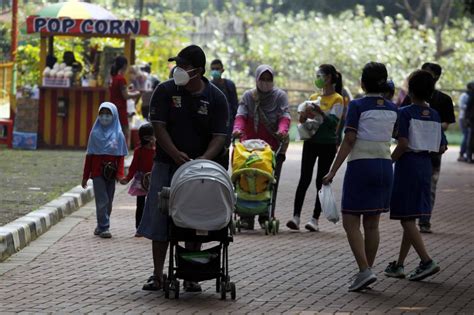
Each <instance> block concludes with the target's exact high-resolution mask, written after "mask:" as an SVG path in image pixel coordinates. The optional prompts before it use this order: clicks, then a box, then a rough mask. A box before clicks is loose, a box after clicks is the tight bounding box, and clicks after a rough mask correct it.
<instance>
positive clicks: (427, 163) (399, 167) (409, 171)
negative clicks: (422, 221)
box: [390, 152, 431, 220]
mask: <svg viewBox="0 0 474 315" xmlns="http://www.w3.org/2000/svg"><path fill="white" fill-rule="evenodd" d="M422 216H428V217H429V216H431V158H430V155H429V153H414V152H406V153H404V154H403V155H402V156H401V157H400V159H399V160H398V161H397V162H396V163H395V175H394V181H393V191H392V200H391V202H390V219H394V220H401V219H416V218H420V217H422Z"/></svg>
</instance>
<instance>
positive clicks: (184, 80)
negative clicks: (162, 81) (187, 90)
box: [173, 67, 196, 86]
mask: <svg viewBox="0 0 474 315" xmlns="http://www.w3.org/2000/svg"><path fill="white" fill-rule="evenodd" d="M193 70H196V68H194V69H191V70H187V71H186V70H184V69H183V68H180V67H176V68H175V69H174V71H173V80H174V83H175V84H176V85H177V86H185V85H186V84H188V83H189V81H190V80H191V79H193V78H195V77H196V75H195V76H193V77H190V76H189V74H188V72H190V71H193Z"/></svg>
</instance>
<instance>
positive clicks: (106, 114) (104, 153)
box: [82, 102, 128, 238]
mask: <svg viewBox="0 0 474 315" xmlns="http://www.w3.org/2000/svg"><path fill="white" fill-rule="evenodd" d="M127 154H128V151H127V145H126V142H125V137H124V135H123V132H122V127H121V126H120V122H119V116H118V111H117V107H115V105H114V104H112V103H109V102H105V103H102V104H101V105H100V107H99V115H98V117H97V119H96V121H95V123H94V126H93V127H92V130H91V133H90V135H89V141H88V143H87V155H86V160H85V163H84V173H83V175H82V187H83V188H86V187H87V181H88V179H89V178H92V182H93V184H94V196H95V205H96V215H97V227H96V228H95V230H94V235H97V236H100V237H101V238H111V237H112V234H110V231H109V227H110V213H111V212H112V202H113V199H114V193H115V181H117V180H120V179H121V178H122V177H123V176H124V170H123V165H124V156H126V155H127Z"/></svg>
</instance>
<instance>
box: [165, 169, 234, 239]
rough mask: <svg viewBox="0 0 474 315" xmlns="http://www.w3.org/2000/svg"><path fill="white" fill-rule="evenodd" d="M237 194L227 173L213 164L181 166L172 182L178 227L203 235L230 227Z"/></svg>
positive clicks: (172, 207)
mask: <svg viewBox="0 0 474 315" xmlns="http://www.w3.org/2000/svg"><path fill="white" fill-rule="evenodd" d="M234 205H235V194H234V189H233V185H232V182H231V180H230V177H229V174H228V173H227V171H226V170H225V169H224V168H223V167H222V166H220V165H219V164H217V163H215V162H213V161H209V160H194V161H191V162H188V163H185V164H183V165H181V167H180V168H178V170H177V171H176V173H175V174H174V176H173V179H172V180H171V188H170V199H169V207H170V215H171V218H172V220H173V222H174V224H175V225H176V226H179V227H182V228H189V229H196V230H202V231H216V230H220V229H223V228H224V227H226V226H227V225H228V224H229V222H230V220H231V217H232V212H233V210H234Z"/></svg>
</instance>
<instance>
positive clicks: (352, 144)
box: [323, 62, 398, 291]
mask: <svg viewBox="0 0 474 315" xmlns="http://www.w3.org/2000/svg"><path fill="white" fill-rule="evenodd" d="M361 87H362V89H363V90H364V91H365V92H366V94H365V96H364V97H362V98H360V99H356V100H353V101H351V102H350V103H349V108H348V111H347V117H346V128H345V130H344V132H345V135H344V140H343V141H342V144H341V147H340V148H339V151H338V153H337V156H336V159H335V161H334V164H333V166H332V168H331V170H330V171H329V173H328V174H327V175H326V176H325V177H324V178H323V185H327V184H329V183H330V182H331V181H332V179H333V178H334V176H335V175H336V172H337V171H338V169H339V168H340V167H341V165H342V163H343V162H344V160H345V159H346V158H347V157H348V159H349V160H348V162H347V168H346V174H345V176H344V183H343V188H342V210H341V212H342V224H343V226H344V230H345V231H346V235H347V240H348V241H349V245H350V247H351V250H352V253H353V254H354V257H355V259H356V262H357V265H358V266H359V272H358V273H357V275H356V277H355V279H354V282H353V283H352V284H351V285H350V286H349V291H360V290H364V289H366V288H367V286H368V285H370V284H371V283H373V282H375V281H376V280H377V276H376V275H375V274H374V272H373V271H372V266H373V265H374V262H375V257H376V255H377V250H378V247H379V239H380V235H379V220H380V215H381V214H382V213H384V212H388V211H389V207H390V192H391V190H392V181H393V169H392V161H391V156H390V154H391V152H390V141H391V139H392V134H393V130H394V126H395V123H396V121H397V116H398V115H397V108H396V107H395V104H393V103H392V102H390V101H388V100H386V99H384V98H383V96H382V94H383V93H384V92H385V91H386V90H387V69H386V67H385V65H384V64H381V63H377V62H369V63H368V64H366V65H365V66H364V69H363V70H362V77H361ZM361 223H362V225H363V228H364V233H363V234H362V232H361V230H360V225H361Z"/></svg>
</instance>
